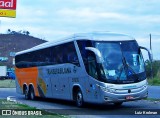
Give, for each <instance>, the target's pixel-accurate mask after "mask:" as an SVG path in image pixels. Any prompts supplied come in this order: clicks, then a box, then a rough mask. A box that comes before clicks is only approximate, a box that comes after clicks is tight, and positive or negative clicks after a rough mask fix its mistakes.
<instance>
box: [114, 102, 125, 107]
mask: <svg viewBox="0 0 160 118" xmlns="http://www.w3.org/2000/svg"><path fill="white" fill-rule="evenodd" d="M122 104H123V102H116V103H114V105H115V106H121V105H122Z"/></svg>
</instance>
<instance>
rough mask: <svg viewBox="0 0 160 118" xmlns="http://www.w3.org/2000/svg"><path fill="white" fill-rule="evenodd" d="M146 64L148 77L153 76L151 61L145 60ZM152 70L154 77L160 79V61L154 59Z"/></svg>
mask: <svg viewBox="0 0 160 118" xmlns="http://www.w3.org/2000/svg"><path fill="white" fill-rule="evenodd" d="M145 64H146V75H147V78H151V77H152V75H151V62H150V61H149V60H146V61H145ZM152 72H153V78H159V79H160V61H157V60H156V61H153V62H152Z"/></svg>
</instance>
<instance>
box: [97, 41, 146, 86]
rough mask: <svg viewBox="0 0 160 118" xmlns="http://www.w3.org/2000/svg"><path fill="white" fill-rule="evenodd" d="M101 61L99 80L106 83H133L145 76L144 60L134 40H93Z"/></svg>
mask: <svg viewBox="0 0 160 118" xmlns="http://www.w3.org/2000/svg"><path fill="white" fill-rule="evenodd" d="M95 47H96V48H97V49H98V50H99V51H100V53H101V55H102V58H103V62H102V64H100V66H99V69H100V70H102V71H101V72H100V74H101V75H100V80H102V81H104V82H107V83H117V84H123V83H124V84H126V83H135V82H139V81H142V80H144V79H145V78H146V75H145V68H144V61H143V57H142V54H141V51H140V49H139V47H138V44H137V42H136V41H117V42H95Z"/></svg>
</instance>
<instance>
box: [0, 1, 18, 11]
mask: <svg viewBox="0 0 160 118" xmlns="http://www.w3.org/2000/svg"><path fill="white" fill-rule="evenodd" d="M16 2H17V0H0V9H12V10H16Z"/></svg>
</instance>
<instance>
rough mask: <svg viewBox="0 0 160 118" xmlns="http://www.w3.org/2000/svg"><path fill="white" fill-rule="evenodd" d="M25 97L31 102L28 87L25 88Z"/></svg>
mask: <svg viewBox="0 0 160 118" xmlns="http://www.w3.org/2000/svg"><path fill="white" fill-rule="evenodd" d="M24 96H25V99H26V100H29V92H28V89H27V87H25V89H24Z"/></svg>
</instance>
